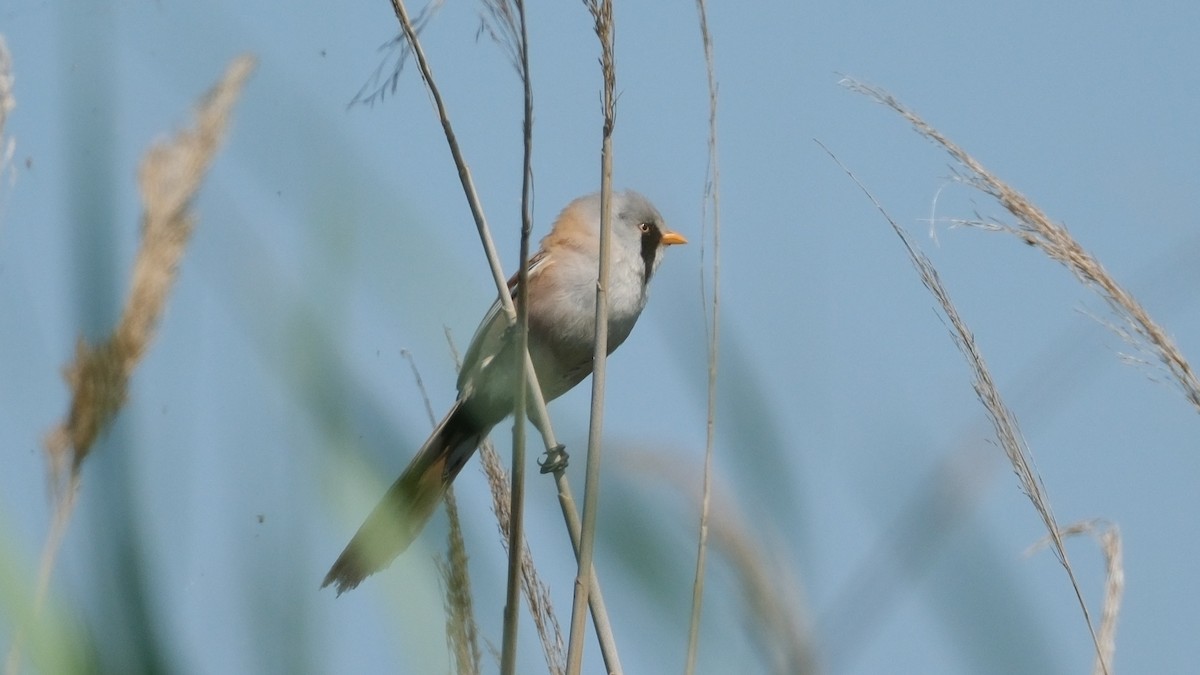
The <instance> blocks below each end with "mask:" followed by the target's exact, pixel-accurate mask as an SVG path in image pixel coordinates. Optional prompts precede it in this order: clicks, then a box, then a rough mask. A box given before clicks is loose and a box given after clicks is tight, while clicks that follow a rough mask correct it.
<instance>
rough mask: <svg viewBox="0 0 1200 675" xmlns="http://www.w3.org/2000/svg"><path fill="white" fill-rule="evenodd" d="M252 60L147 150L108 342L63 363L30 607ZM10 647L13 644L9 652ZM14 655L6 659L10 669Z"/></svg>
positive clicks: (155, 316)
mask: <svg viewBox="0 0 1200 675" xmlns="http://www.w3.org/2000/svg"><path fill="white" fill-rule="evenodd" d="M254 64H255V60H254V58H252V57H250V56H241V57H239V58H237V59H234V61H233V62H232V63H231V64H230V65H229V67H228V68H227V69H226V71H225V75H224V76H223V77H222V79H221V81H220V82H218V83H217V85H216V86H215V87H213V88H212V89H211V90H210V91H209V92H208V93H207V94H206V95H205V96H204V98H203V99H201V101H200V104H199V105H198V107H197V110H196V123H195V125H194V126H193V127H192V128H190V129H185V130H183V131H180V132H179V133H178V134H176V135H175V137H174V138H172V139H170V140H169V141H164V142H160V143H157V144H155V145H154V146H153V147H151V148H150V150H149V151H147V153H146V156H145V157H144V158H143V160H142V166H141V170H140V171H139V174H138V183H139V187H140V188H141V195H142V206H143V214H142V243H141V247H140V248H139V249H138V253H137V258H136V260H135V262H134V268H133V278H132V281H131V283H130V290H129V297H128V298H127V299H126V303H125V308H124V310H123V312H122V314H121V318H120V320H119V322H118V324H117V327H116V328H115V329H114V330H113V332H112V334H111V335H110V336H109V337H108V339H107V340H105V341H103V342H101V343H100V344H98V345H89V344H87V343H85V342H84V341H83V340H80V341H79V343H78V345H77V346H76V350H75V361H74V362H73V363H72V364H71V365H70V366H68V367H67V368H66V370H65V373H64V375H65V378H66V380H67V384H68V385H69V386H70V388H71V392H72V398H71V408H70V411H69V413H68V414H67V419H66V420H65V421H64V422H63V423H62V424H60V425H59V426H57V427H55V428H54V429H52V430H51V431H50V433H49V434H48V435H47V438H46V455H47V460H48V464H49V467H50V484H51V486H52V488H53V489H54V492H55V496H56V504H55V513H54V519H53V522H52V523H51V527H50V533H49V535H48V536H47V539H46V546H45V548H44V549H43V552H42V561H41V566H40V569H39V572H38V583H37V590H36V592H35V606H34V611H35V613H36V612H37V610H38V608H40V607H41V605H42V603H43V602H44V600H45V595H46V592H47V589H48V588H49V584H50V574H51V571H52V570H53V568H54V560H55V558H56V557H57V554H58V549H59V546H60V544H61V543H62V538H63V536H64V534H65V532H66V526H67V523H68V522H69V520H70V517H71V512H72V511H73V509H74V505H75V495H76V493H77V491H78V487H79V469H80V467H81V466H82V464H83V461H84V459H86V457H87V455H88V453H89V452H90V451H91V449H92V445H93V444H94V442H95V440H96V438H97V437H98V436H99V435H100V433H101V432H102V431H103V430H104V429H105V428H106V427H107V426H108V424H109V423H110V422H112V419H113V417H115V416H116V414H117V411H118V410H120V408H121V406H122V405H123V404H124V403H125V396H126V387H127V385H128V381H129V377H130V376H131V375H132V374H133V370H134V368H135V367H136V366H137V363H138V362H139V361H140V360H141V358H142V357H143V356H144V355H145V353H146V349H147V348H148V347H149V345H150V340H151V338H152V337H153V335H154V329H155V328H156V327H157V325H158V322H159V319H160V318H161V316H162V313H163V309H164V308H165V306H166V299H167V294H168V293H169V292H170V290H171V286H172V284H173V283H174V281H175V274H176V271H177V269H178V266H179V260H180V258H181V257H182V256H183V250H184V247H185V246H186V244H187V240H188V237H189V235H190V234H191V232H192V227H193V225H194V219H193V217H192V214H191V212H190V210H189V206H190V204H191V201H192V199H193V198H194V197H195V195H196V192H197V191H198V190H199V188H200V183H201V181H202V180H203V178H204V175H205V173H206V172H207V170H208V167H209V165H210V164H211V163H212V160H213V158H214V157H215V156H216V152H217V149H218V147H219V146H220V143H221V140H222V139H223V138H224V137H225V132H226V129H227V128H228V125H229V120H230V111H231V110H232V109H233V105H234V103H236V102H237V99H238V96H239V94H240V93H241V89H242V85H243V84H245V82H246V79H247V78H248V77H249V76H250V73H251V72H252V71H253V70H254ZM16 649H17V641H14V647H13V651H14V653H15V651H16ZM16 661H17V659H16V658H14V657H10V660H9V667H10V672H15V671H14V670H13V664H14V662H16Z"/></svg>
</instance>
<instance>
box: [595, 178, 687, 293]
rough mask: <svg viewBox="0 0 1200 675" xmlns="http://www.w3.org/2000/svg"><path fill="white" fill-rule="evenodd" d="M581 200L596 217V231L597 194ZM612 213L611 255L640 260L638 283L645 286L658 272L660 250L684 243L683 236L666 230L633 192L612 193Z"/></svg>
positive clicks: (659, 216) (597, 223)
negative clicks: (612, 252) (640, 279)
mask: <svg viewBox="0 0 1200 675" xmlns="http://www.w3.org/2000/svg"><path fill="white" fill-rule="evenodd" d="M583 199H584V200H586V201H587V202H588V205H587V208H588V210H589V211H592V212H593V213H595V214H596V217H595V220H594V222H595V226H596V227H597V228H599V226H600V217H599V214H600V195H599V193H596V194H592V195H588V196H587V197H584V198H583ZM612 214H613V224H612V226H613V246H614V253H616V255H618V256H620V257H622V258H624V257H633V256H637V257H638V258H640V259H641V261H642V265H643V270H644V274H643V276H642V284H647V283H649V282H650V277H651V276H653V275H654V271H655V270H657V269H658V265H659V263H661V262H662V258H663V249H665V248H666V247H667V246H671V245H673V244H686V243H687V239H685V238H684V237H683V235H681V234H679V233H677V232H673V231H671V230H670V229H668V228H667V226H666V223H665V222H664V221H663V217H662V214H660V213H659V212H658V209H656V208H654V205H653V204H651V203H650V200H649V199H646V198H645V197H644V196H642V195H641V194H640V193H638V192H635V191H633V190H625V191H623V192H613V196H612Z"/></svg>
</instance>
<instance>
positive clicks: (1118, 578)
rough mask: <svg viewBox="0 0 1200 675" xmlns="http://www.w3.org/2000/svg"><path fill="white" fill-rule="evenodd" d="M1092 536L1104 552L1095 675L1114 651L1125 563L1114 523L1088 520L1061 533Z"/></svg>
mask: <svg viewBox="0 0 1200 675" xmlns="http://www.w3.org/2000/svg"><path fill="white" fill-rule="evenodd" d="M1085 534H1089V535H1091V536H1092V537H1093V538H1094V539H1095V540H1096V542H1097V543H1098V544H1100V551H1101V553H1103V554H1104V608H1103V610H1102V611H1101V614H1100V634H1099V638H1100V653H1099V654H1097V655H1096V661H1095V663H1094V664H1093V666H1092V672H1093V673H1094V674H1095V675H1103V674H1104V673H1105V672H1107V671H1106V670H1105V667H1106V664H1109V663H1112V659H1113V654H1114V653H1115V652H1116V650H1117V617H1118V616H1119V615H1120V613H1121V599H1122V598H1123V597H1124V595H1125V563H1124V557H1123V554H1122V549H1121V530H1120V528H1118V527H1117V526H1116V524H1114V523H1109V522H1107V521H1104V520H1099V519H1097V520H1088V521H1084V522H1081V523H1075V524H1074V525H1068V526H1067V527H1066V528H1064V529H1063V530H1062V532H1061V535H1062V536H1063V537H1075V536H1079V535H1085ZM1049 541H1050V538H1049V537H1044V538H1042V540H1041V541H1039V542H1038V543H1036V544H1034V545H1033V546H1031V547H1030V549H1029V551H1028V553H1032V552H1034V551H1036V550H1037V549H1040V548H1042V547H1043V546H1046V545H1047V544H1048V543H1049Z"/></svg>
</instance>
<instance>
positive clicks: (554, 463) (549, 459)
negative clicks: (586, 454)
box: [538, 443, 569, 473]
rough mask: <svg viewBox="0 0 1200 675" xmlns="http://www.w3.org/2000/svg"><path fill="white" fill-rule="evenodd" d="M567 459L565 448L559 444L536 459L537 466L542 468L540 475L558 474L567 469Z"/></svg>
mask: <svg viewBox="0 0 1200 675" xmlns="http://www.w3.org/2000/svg"><path fill="white" fill-rule="evenodd" d="M568 459H569V456H568V455H567V446H565V445H563V444H562V443H559V444H558V445H556V446H554V447H553V448H550V449H549V450H547V451H546V454H544V455H542V456H541V457H539V458H538V466H540V467H542V473H558V472H559V471H562V470H564V469H566V468H567V460H568Z"/></svg>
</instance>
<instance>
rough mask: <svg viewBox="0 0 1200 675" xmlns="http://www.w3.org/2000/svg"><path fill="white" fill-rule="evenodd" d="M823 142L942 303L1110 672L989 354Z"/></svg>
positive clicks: (916, 254)
mask: <svg viewBox="0 0 1200 675" xmlns="http://www.w3.org/2000/svg"><path fill="white" fill-rule="evenodd" d="M817 143H818V145H820V146H821V148H822V149H823V150H825V152H827V153H828V154H829V156H830V157H831V158H832V159H833V161H834V162H836V163H837V165H838V166H839V167H841V169H842V171H844V172H845V173H846V175H847V176H849V177H850V180H852V181H854V184H855V185H857V186H858V188H859V189H860V190H862V192H863V194H865V195H866V196H867V198H868V199H869V200H870V201H871V203H872V204H873V205H874V206H875V208H876V210H878V211H879V213H880V214H881V215H882V216H883V217H884V219H886V220H887V222H888V224H889V225H891V226H892V230H893V231H894V232H895V233H896V236H898V237H899V238H900V241H901V243H903V244H904V248H905V250H906V251H907V252H908V255H909V258H910V259H911V260H912V263H913V266H914V267H916V268H917V272H918V273H919V274H920V277H921V283H922V284H924V285H925V287H926V288H927V289H928V290H929V292H930V293H931V294H932V295H933V297H934V298H935V299H936V300H937V301H938V305H939V306H940V307H941V310H942V314H943V317H944V319H945V320H946V322H948V325H949V327H950V328H951V330H950V337H951V338H952V339H953V340H954V345H955V346H956V347H958V349H959V351H960V352H962V354H963V356H965V357H966V358H967V363H968V365H970V366H971V370H972V372H973V373H974V381H973V382H972V386H973V387H974V389H975V395H976V396H977V397H978V398H979V401H980V402H981V403H983V407H984V410H986V411H987V414H988V418H989V420H990V421H991V422H992V427H993V429H994V430H995V432H996V436H997V438H998V439H999V440H1000V444H1001V446H1002V447H1003V448H1004V453H1005V455H1007V456H1008V460H1009V462H1010V463H1011V464H1012V467H1013V471H1014V472H1015V473H1016V474H1017V479H1018V482H1019V483H1020V486H1021V490H1022V491H1023V492H1024V493H1025V494H1026V496H1028V497H1029V500H1030V501H1031V502H1032V503H1033V507H1034V510H1036V511H1037V513H1038V515H1039V516H1040V517H1041V519H1042V523H1043V524H1044V525H1045V527H1046V531H1047V532H1049V536H1050V539H1051V543H1052V546H1051V548H1052V549H1053V550H1054V554H1055V556H1056V557H1057V558H1058V562H1059V564H1061V565H1062V567H1063V569H1064V570H1065V571H1066V573H1067V578H1068V579H1069V580H1070V582H1071V588H1072V589H1073V590H1074V591H1075V598H1076V600H1077V601H1078V602H1079V608H1080V609H1081V610H1082V611H1083V618H1084V621H1085V623H1086V624H1087V628H1088V632H1089V633H1090V634H1091V637H1092V642H1093V643H1094V644H1095V647H1096V654H1097V656H1098V657H1099V658H1100V660H1101V665H1102V666H1103V667H1104V668H1103V672H1105V673H1107V672H1108V668H1107V663H1108V662H1107V661H1106V660H1105V659H1104V658H1103V650H1102V649H1101V646H1100V641H1099V639H1098V637H1097V634H1096V629H1095V626H1094V625H1093V623H1092V617H1091V613H1090V612H1089V611H1088V607H1087V603H1086V602H1084V600H1083V592H1082V591H1081V590H1080V588H1079V583H1078V581H1076V579H1075V570H1074V569H1073V568H1072V567H1071V563H1070V560H1069V559H1068V557H1067V550H1066V547H1064V546H1063V542H1062V537H1061V536H1060V534H1059V532H1060V531H1061V530H1060V529H1059V527H1058V523H1057V521H1056V520H1055V518H1054V514H1053V512H1052V511H1051V509H1050V501H1049V499H1048V498H1047V497H1046V488H1045V486H1044V485H1043V484H1042V479H1041V476H1039V475H1038V473H1037V470H1036V469H1035V468H1034V466H1033V460H1032V457H1031V454H1030V451H1029V447H1028V445H1027V444H1026V442H1025V439H1024V437H1023V436H1022V435H1021V431H1020V428H1019V427H1018V425H1017V419H1016V417H1015V416H1014V415H1013V413H1012V411H1010V410H1009V409H1008V406H1007V405H1006V404H1005V403H1004V399H1003V398H1002V397H1001V396H1000V391H999V390H998V389H997V388H996V384H995V382H994V381H993V380H992V375H991V372H990V371H989V370H988V368H987V364H986V363H985V362H984V360H983V355H982V354H981V353H980V352H979V348H978V346H977V345H976V344H975V336H974V335H973V334H972V333H971V330H970V329H969V328H968V327H967V325H966V323H965V322H964V321H963V320H962V317H961V316H959V314H958V309H957V308H955V306H954V303H953V302H952V301H951V300H950V295H949V293H948V292H947V291H946V288H945V286H943V285H942V282H941V279H940V277H939V276H938V273H937V269H935V268H934V266H933V263H932V262H931V261H930V260H929V258H928V257H927V256H926V255H925V254H924V253H922V252H921V251H920V250H919V249H917V248H916V246H915V245H914V244H913V243H912V240H911V239H909V237H908V233H907V232H906V231H905V230H904V228H902V227H900V225H899V224H898V223H896V221H895V220H893V219H892V217H891V216H890V215H888V213H887V211H886V210H885V209H884V208H883V205H882V204H880V203H879V200H877V199H876V198H875V196H874V195H873V194H871V191H870V190H868V189H867V188H866V186H864V185H863V184H862V182H860V181H859V180H858V178H857V177H856V176H855V175H854V173H852V172H851V171H850V170H849V169H848V168H846V166H845V165H844V164H842V162H841V160H839V159H838V158H837V156H836V155H834V154H833V153H832V152H831V151H830V150H829V148H826V147H825V146H824V145H823V144H821V143H820V141H818V142H817Z"/></svg>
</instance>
